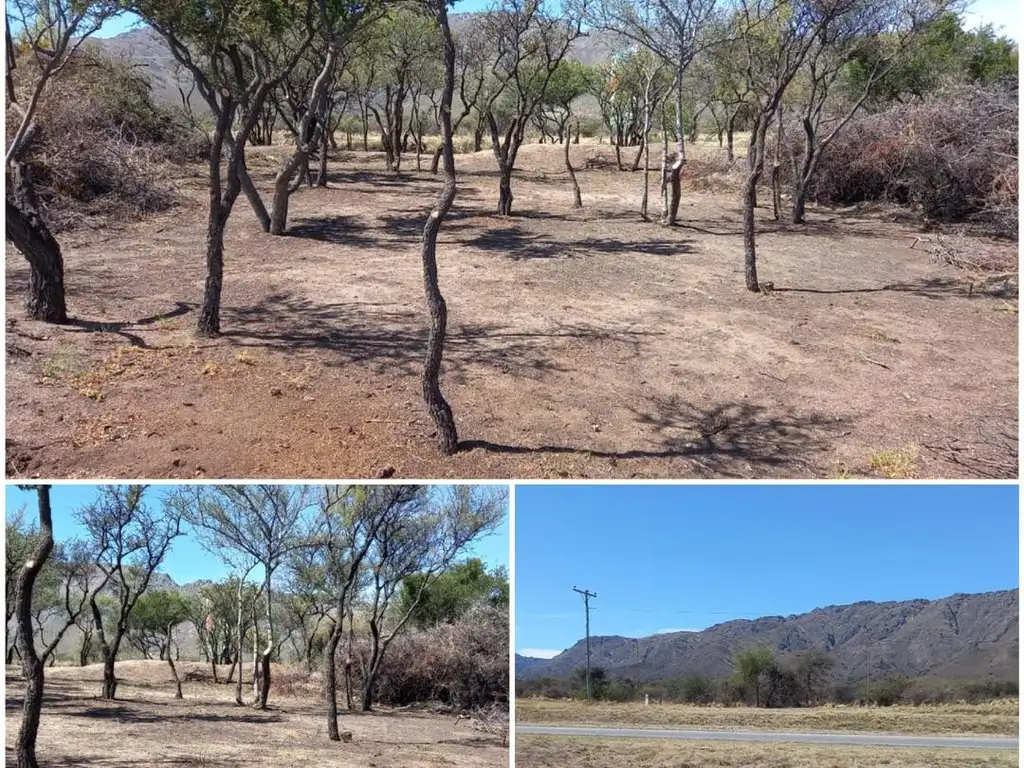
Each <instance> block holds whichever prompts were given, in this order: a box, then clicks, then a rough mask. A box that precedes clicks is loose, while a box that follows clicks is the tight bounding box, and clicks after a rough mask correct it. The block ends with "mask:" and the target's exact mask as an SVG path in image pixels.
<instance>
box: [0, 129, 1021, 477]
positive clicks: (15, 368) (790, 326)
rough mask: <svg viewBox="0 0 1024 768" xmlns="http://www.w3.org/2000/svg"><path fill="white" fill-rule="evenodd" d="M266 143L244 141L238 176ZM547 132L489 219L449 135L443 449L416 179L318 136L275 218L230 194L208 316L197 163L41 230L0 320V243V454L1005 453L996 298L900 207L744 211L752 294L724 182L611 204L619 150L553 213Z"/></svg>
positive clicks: (639, 467) (390, 458) (997, 469)
mask: <svg viewBox="0 0 1024 768" xmlns="http://www.w3.org/2000/svg"><path fill="white" fill-rule="evenodd" d="M573 151H574V152H575V153H576V154H575V155H574V160H575V162H576V163H577V165H581V166H582V164H583V162H582V161H583V159H584V156H585V155H590V156H592V155H594V154H595V153H596V152H598V151H599V148H598V147H595V146H590V147H579V148H574V149H573ZM603 151H604V153H605V154H606V155H608V154H609V149H608V148H607V147H604V150H603ZM280 153H281V149H279V148H271V149H270V151H269V152H267V153H265V156H264V157H262V158H260V157H253V158H252V162H251V164H252V165H253V167H254V171H255V173H256V177H257V183H258V184H259V185H260V186H261V187H262V188H263V189H267V188H268V187H269V179H270V174H271V172H272V171H273V170H274V169H275V168H276V167H277V163H278V162H279V161H280V158H281V154H280ZM558 153H559V150H558V149H557V148H556V147H551V146H540V145H534V146H527V147H524V148H523V151H522V152H521V155H520V161H519V164H520V167H521V170H520V171H519V173H518V176H517V178H516V179H515V181H514V186H513V191H514V193H515V196H516V197H515V206H514V207H515V209H516V210H517V211H518V213H517V215H515V216H514V217H512V218H506V219H503V218H500V217H497V216H495V215H492V213H491V211H492V210H493V208H494V206H495V204H496V198H497V179H496V176H495V169H494V160H493V157H492V156H491V155H490V154H489V153H479V154H477V155H459V156H458V157H457V163H458V168H459V170H460V173H461V176H460V184H461V186H460V189H459V197H458V200H457V201H456V207H455V210H454V214H453V216H452V218H451V220H450V221H448V222H447V223H446V224H445V225H444V228H443V229H442V232H441V238H440V245H439V260H440V280H441V286H442V290H443V291H444V293H445V295H446V298H447V301H448V307H449V330H450V339H449V345H448V349H447V353H446V358H445V367H444V377H443V382H442V386H443V389H444V391H445V393H446V395H447V396H448V398H449V400H450V401H451V403H452V407H453V409H454V412H455V415H456V420H457V423H458V426H459V431H460V438H461V440H462V444H461V450H460V452H459V453H458V454H457V455H455V456H454V457H449V458H444V457H441V456H440V455H439V454H438V453H437V452H436V450H435V446H434V440H433V437H432V434H431V433H432V425H431V423H430V421H429V417H428V415H427V414H426V411H425V409H424V408H423V406H422V400H421V395H420V385H419V372H420V368H421V361H422V358H423V354H424V345H425V339H426V328H427V316H426V310H425V304H424V300H423V288H422V277H421V265H420V260H419V250H418V245H419V237H420V232H421V228H422V225H423V220H424V216H425V214H426V212H427V211H428V210H429V208H430V206H431V204H432V202H433V199H434V196H435V194H436V192H437V188H438V184H439V181H438V180H437V179H435V178H432V177H430V176H429V174H427V173H426V172H423V173H416V172H415V171H409V172H406V173H403V175H402V176H401V177H398V178H396V177H394V176H393V175H390V174H385V173H384V171H383V162H382V159H381V157H380V155H378V154H370V155H365V154H363V153H355V152H341V153H339V154H338V156H337V157H336V158H334V162H333V165H332V172H331V177H330V181H331V184H330V187H329V188H327V189H324V190H319V189H313V190H306V189H304V190H302V191H301V192H299V193H298V194H296V195H295V196H294V199H293V203H292V210H291V220H290V224H291V234H290V236H288V237H279V238H274V237H271V236H269V235H265V234H263V233H262V232H260V230H259V227H258V226H257V224H256V221H255V219H254V217H253V215H252V213H251V211H250V210H249V208H248V205H247V203H246V201H245V200H244V199H240V200H239V202H238V204H237V207H236V210H235V214H234V216H233V218H232V221H231V223H230V225H229V232H228V240H227V256H226V275H225V289H224V297H223V302H224V310H223V321H222V328H223V330H224V336H223V337H222V338H220V339H218V340H215V341H210V340H204V339H197V338H195V337H194V336H193V334H192V328H193V327H194V323H195V319H196V315H197V312H198V307H197V302H198V301H199V300H200V298H201V295H202V284H203V277H204V249H203V238H204V231H205V220H206V218H205V210H204V207H203V199H204V196H205V185H204V183H203V180H202V177H201V176H200V175H199V172H198V170H197V171H196V173H195V174H193V176H192V177H191V178H189V179H186V180H184V181H183V182H182V186H183V188H182V198H183V200H182V203H181V205H180V206H178V208H177V209H175V210H174V211H172V212H171V213H170V214H168V215H162V216H159V217H155V218H151V219H148V220H146V221H144V222H141V223H136V224H129V225H123V226H117V227H116V228H113V229H107V230H103V231H93V232H88V231H85V232H83V231H79V232H75V233H71V234H68V235H66V236H64V238H63V243H64V250H65V259H66V264H67V284H68V289H69V299H68V303H69V311H70V312H71V313H72V315H74V317H75V318H76V320H75V322H74V323H73V324H71V325H69V326H66V327H62V328H54V327H51V326H46V325H43V324H40V323H36V322H30V321H27V320H25V319H24V311H23V307H22V303H23V300H24V294H25V288H26V285H27V269H26V266H25V261H24V259H23V257H22V256H21V255H20V254H19V253H18V252H17V251H15V250H14V249H13V248H8V250H7V262H6V267H7V283H6V285H7V305H6V306H7V318H8V327H7V462H6V465H7V473H8V476H9V477H72V478H84V477H97V476H103V477H172V478H185V477H216V478H259V477H276V478H280V477H288V478H315V477H352V478H358V477H375V476H390V475H394V476H396V477H412V478H432V477H455V478H459V477H464V478H478V477H490V478H535V477H576V478H579V477H640V478H644V477H755V478H761V477H783V478H795V477H851V476H874V477H913V476H918V477H991V476H995V477H1016V476H1017V433H1018V428H1017V418H1018V414H1017V397H1018V395H1017V392H1018V390H1017V302H1016V299H1006V298H1002V297H1000V296H995V295H992V293H991V292H987V291H984V290H977V289H976V287H972V285H971V283H970V280H969V279H968V277H967V275H966V274H965V273H964V272H963V271H960V270H957V269H955V268H953V267H949V266H946V265H941V264H938V263H936V262H935V261H934V260H933V259H932V257H931V256H930V255H929V254H928V253H927V252H926V251H925V250H923V249H922V248H921V247H920V245H919V246H918V247H917V248H911V246H912V245H913V244H914V241H915V237H916V236H918V235H920V234H921V233H920V232H919V231H918V230H917V229H916V228H915V226H913V225H910V224H905V223H895V222H893V221H890V220H887V219H885V218H883V217H882V216H881V215H868V214H857V213H840V212H834V211H819V210H813V211H812V212H811V214H810V221H809V223H808V224H807V225H806V226H802V227H794V226H790V225H785V224H779V223H776V222H772V221H770V220H769V217H768V212H766V211H763V210H762V211H761V214H760V215H761V222H760V227H761V231H762V234H761V235H760V236H759V254H760V266H759V269H760V274H761V279H762V281H767V282H770V283H772V284H773V286H774V290H772V291H771V292H770V293H766V294H751V293H749V292H748V291H746V290H745V289H744V286H743V258H742V235H741V226H740V221H741V215H740V206H739V195H738V194H736V193H735V192H731V191H730V192H705V191H700V190H697V189H695V188H694V185H693V183H692V182H693V179H687V180H686V183H684V197H683V206H682V214H681V217H682V220H683V225H682V226H679V227H676V228H672V229H666V228H664V227H661V226H659V225H658V224H656V223H644V222H642V221H640V219H639V216H638V215H637V213H636V209H637V206H638V200H639V191H640V185H641V183H642V181H641V175H640V174H628V173H620V172H617V171H615V170H614V169H613V168H603V169H590V170H582V171H580V174H579V175H580V183H581V186H582V188H583V198H584V203H585V206H586V207H585V209H584V210H583V211H574V210H573V209H572V208H571V191H570V189H569V187H568V185H567V181H566V176H565V173H564V169H560V158H559V154H558ZM275 159H276V161H275ZM406 163H407V166H406V167H412V161H411V158H409V159H407V161H406ZM654 175H655V177H656V174H654ZM766 199H767V198H766ZM653 200H654V204H653V206H652V207H653V208H655V209H657V208H658V207H659V206H658V197H657V191H656V189H655V192H654V194H653ZM1007 247H1011V248H1012V247H1013V246H1007Z"/></svg>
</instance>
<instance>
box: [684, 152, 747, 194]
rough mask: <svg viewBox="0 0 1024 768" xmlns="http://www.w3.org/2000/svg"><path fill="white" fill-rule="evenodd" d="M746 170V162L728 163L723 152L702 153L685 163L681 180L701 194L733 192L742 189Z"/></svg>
mask: <svg viewBox="0 0 1024 768" xmlns="http://www.w3.org/2000/svg"><path fill="white" fill-rule="evenodd" d="M746 168H747V165H746V162H738V161H735V160H734V161H732V162H730V161H729V160H728V159H727V158H726V155H725V153H724V152H721V153H719V152H716V153H703V154H702V155H700V156H696V157H690V158H689V159H688V160H687V161H686V165H685V166H684V167H683V178H684V179H687V180H692V185H693V188H694V189H696V190H700V191H702V192H711V193H721V192H733V191H736V190H738V189H741V188H742V186H743V181H744V178H745V176H746Z"/></svg>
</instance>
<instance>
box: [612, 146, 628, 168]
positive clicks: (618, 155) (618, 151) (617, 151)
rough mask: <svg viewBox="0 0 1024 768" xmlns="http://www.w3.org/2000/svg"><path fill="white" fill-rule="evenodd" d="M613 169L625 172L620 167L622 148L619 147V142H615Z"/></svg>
mask: <svg viewBox="0 0 1024 768" xmlns="http://www.w3.org/2000/svg"><path fill="white" fill-rule="evenodd" d="M615 167H616V168H618V169H619V170H620V171H624V170H626V169H625V168H623V167H622V148H621V147H620V146H619V142H618V141H616V142H615Z"/></svg>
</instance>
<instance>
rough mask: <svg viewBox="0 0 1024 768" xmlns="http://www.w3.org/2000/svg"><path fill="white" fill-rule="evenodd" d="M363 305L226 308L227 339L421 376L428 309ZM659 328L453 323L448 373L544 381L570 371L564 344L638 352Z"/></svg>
mask: <svg viewBox="0 0 1024 768" xmlns="http://www.w3.org/2000/svg"><path fill="white" fill-rule="evenodd" d="M367 306H368V305H366V304H360V303H351V304H344V303H316V302H313V301H310V300H309V299H306V298H302V297H298V296H293V295H291V294H287V293H276V294H272V295H270V296H266V297H265V298H264V299H263V300H261V301H260V302H258V303H257V304H255V305H252V306H248V307H244V308H240V309H232V308H225V309H224V311H223V321H224V326H225V327H226V328H228V329H229V330H226V331H225V332H224V333H223V335H224V336H225V337H227V338H230V339H233V340H234V342H235V343H236V344H238V345H239V346H242V347H261V348H269V349H278V350H280V351H283V352H289V351H295V350H297V349H299V350H301V349H312V350H328V351H331V352H334V353H336V355H337V358H336V359H335V360H334V361H328V362H326V363H325V364H327V365H347V364H351V363H367V364H369V365H370V366H371V367H373V368H375V369H376V370H387V371H389V372H396V371H397V372H399V373H402V374H406V375H418V374H419V373H420V372H421V369H422V365H423V356H424V354H425V352H426V344H427V334H428V327H427V319H426V311H425V310H424V311H423V312H420V311H413V310H401V309H398V310H395V309H390V310H389V309H377V310H372V311H366V310H365V307H367ZM661 335H663V334H662V333H660V332H656V331H651V332H647V331H618V330H614V331H610V330H608V329H605V328H601V327H598V326H591V325H587V324H582V323H580V324H563V325H559V326H557V327H556V328H554V329H552V330H541V331H520V330H517V329H515V328H513V327H510V326H499V325H490V324H488V325H480V324H471V325H459V326H456V325H449V328H448V339H447V342H446V345H445V371H446V372H447V373H449V374H459V373H462V372H465V371H466V370H467V369H468V368H469V367H470V366H475V367H485V368H493V369H497V370H498V371H499V372H501V373H507V374H513V375H516V376H532V377H538V378H540V377H543V376H545V375H547V374H549V373H552V372H556V371H564V370H566V368H565V367H564V366H563V364H562V362H561V360H560V356H559V353H558V345H557V342H558V341H559V340H560V339H573V340H575V341H581V340H582V341H594V342H597V341H600V342H609V341H611V342H616V343H622V344H627V345H630V346H631V347H633V348H636V347H638V346H639V345H640V344H641V343H642V342H643V341H644V340H645V339H647V338H650V337H655V336H661Z"/></svg>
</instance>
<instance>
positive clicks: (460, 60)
mask: <svg viewBox="0 0 1024 768" xmlns="http://www.w3.org/2000/svg"><path fill="white" fill-rule="evenodd" d="M441 36H442V45H443V43H444V29H443V28H442V30H441ZM452 40H453V41H454V43H455V77H456V81H457V83H458V85H457V90H458V96H459V103H460V104H461V105H462V108H461V110H460V111H459V113H458V115H455V116H453V119H452V136H453V137H454V136H455V135H456V134H457V133H458V132H459V127H460V126H461V125H462V123H463V121H464V120H465V119H466V118H467V117H469V116H470V114H472V112H473V110H474V109H475V108H476V106H477V104H478V103H479V102H480V98H481V96H482V94H483V92H484V86H485V83H486V82H487V79H488V75H489V74H490V66H489V64H488V56H489V53H490V51H489V42H488V40H487V36H486V34H485V30H484V28H483V27H482V26H481V25H479V24H476V23H473V24H469V25H467V26H466V27H465V28H464V29H463V30H462V31H461V32H460V33H459V34H458V35H456V34H454V33H453V34H452ZM441 95H442V96H443V95H444V87H443V85H442V88H441ZM452 101H453V102H454V96H453V99H452ZM434 116H435V118H436V120H437V125H438V128H439V129H440V130H441V132H442V136H441V141H440V142H439V143H438V146H437V149H436V150H434V156H433V157H432V158H431V160H430V172H431V173H434V174H436V173H437V170H438V164H439V163H440V161H441V155H442V154H443V153H444V135H443V132H444V131H443V126H442V125H441V105H440V103H438V104H436V105H435V108H434Z"/></svg>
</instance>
